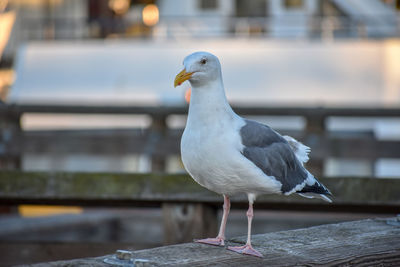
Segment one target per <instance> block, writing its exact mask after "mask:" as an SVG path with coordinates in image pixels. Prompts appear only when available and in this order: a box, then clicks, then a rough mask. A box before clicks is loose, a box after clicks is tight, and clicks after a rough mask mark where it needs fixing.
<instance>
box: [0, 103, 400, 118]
mask: <svg viewBox="0 0 400 267" xmlns="http://www.w3.org/2000/svg"><path fill="white" fill-rule="evenodd" d="M232 106H233V108H234V110H235V111H236V112H237V113H239V114H245V115H282V116H305V117H309V116H310V117H314V116H315V115H316V114H319V115H320V116H321V117H328V116H339V117H341V116H345V117H349V116H351V117H400V109H399V108H380V107H376V108H370V107H340V108H334V107H293V106H292V107H287V106H286V107H285V106H284V107H282V106H269V107H265V106H262V107H259V106H240V105H236V104H235V103H232ZM2 112H12V113H15V112H16V113H25V112H30V113H80V114H150V115H151V114H157V115H170V114H186V113H187V106H181V105H179V106H95V105H91V106H81V105H48V104H35V105H24V104H21V105H2V106H0V113H2Z"/></svg>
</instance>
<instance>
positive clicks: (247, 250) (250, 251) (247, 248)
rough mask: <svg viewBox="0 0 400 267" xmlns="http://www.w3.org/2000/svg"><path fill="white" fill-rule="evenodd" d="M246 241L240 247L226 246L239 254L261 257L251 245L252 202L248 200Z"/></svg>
mask: <svg viewBox="0 0 400 267" xmlns="http://www.w3.org/2000/svg"><path fill="white" fill-rule="evenodd" d="M246 215H247V222H248V225H247V242H246V245H244V246H240V247H228V249H229V250H232V251H235V252H237V253H240V254H246V255H251V256H256V257H260V258H262V257H263V255H262V254H261V253H260V252H258V251H257V250H255V249H254V248H253V247H252V246H251V221H252V220H253V217H254V214H253V202H252V201H251V200H250V201H249V209H248V210H247V213H246Z"/></svg>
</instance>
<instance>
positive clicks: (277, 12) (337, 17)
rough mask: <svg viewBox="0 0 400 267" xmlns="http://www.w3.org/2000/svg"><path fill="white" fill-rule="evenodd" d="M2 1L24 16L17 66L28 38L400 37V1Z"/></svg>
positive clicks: (7, 56)
mask: <svg viewBox="0 0 400 267" xmlns="http://www.w3.org/2000/svg"><path fill="white" fill-rule="evenodd" d="M2 2H3V7H2V11H3V14H2V16H4V13H6V12H7V11H15V12H16V13H17V16H16V20H15V23H14V27H13V28H14V29H13V32H12V34H11V38H10V40H9V44H8V46H7V48H6V50H5V51H4V55H3V61H10V60H12V58H13V56H14V54H15V51H16V49H17V48H18V46H19V45H20V44H22V43H24V42H26V41H29V40H65V39H75V40H76V39H93V38H116V37H124V38H131V37H141V38H143V37H145V38H146V37H150V38H184V37H198V38H200V37H203V38H204V37H238V36H240V37H266V38H307V39H310V38H311V39H316V38H317V39H318V38H325V39H326V38H328V39H332V38H388V37H396V36H397V37H398V36H399V35H400V33H399V11H400V1H399V0H321V1H320V0H252V1H245V0H186V1H179V0H158V1H155V0H68V1H67V0H9V1H2ZM4 3H6V4H4ZM7 3H8V4H7ZM0 8H1V7H0ZM0 11H1V10H0Z"/></svg>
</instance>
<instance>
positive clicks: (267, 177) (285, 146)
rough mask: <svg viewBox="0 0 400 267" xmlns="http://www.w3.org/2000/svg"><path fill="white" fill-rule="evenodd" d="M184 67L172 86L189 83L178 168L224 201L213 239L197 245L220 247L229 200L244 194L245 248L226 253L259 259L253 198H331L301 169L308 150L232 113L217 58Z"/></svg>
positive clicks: (204, 57) (197, 56)
mask: <svg viewBox="0 0 400 267" xmlns="http://www.w3.org/2000/svg"><path fill="white" fill-rule="evenodd" d="M183 65H184V69H183V70H182V71H181V72H180V73H179V74H178V75H176V77H175V82H174V86H175V87H176V86H178V85H181V84H182V83H183V82H185V81H186V80H188V81H189V82H190V84H191V88H192V90H191V97H190V104H189V111H188V118H187V123H186V127H185V130H184V132H183V135H182V139H181V157H182V162H183V165H184V167H185V169H186V170H187V172H188V173H189V174H190V176H191V177H192V178H193V179H194V180H195V181H196V182H197V183H199V184H200V185H202V186H204V187H205V188H207V189H209V190H211V191H214V192H216V193H218V194H221V195H223V197H224V205H223V215H222V220H221V226H220V229H219V233H218V235H217V237H216V238H206V239H200V240H196V242H199V243H203V244H209V245H215V246H225V228H226V222H227V219H228V214H229V210H230V197H231V196H234V195H237V194H243V193H244V194H247V197H248V201H249V208H248V210H247V213H246V215H247V218H248V231H247V242H246V244H245V245H244V246H233V247H232V246H230V247H228V249H229V250H231V251H235V252H237V253H241V254H247V255H252V256H256V257H262V254H261V253H260V252H258V251H257V250H255V249H254V248H253V247H252V245H251V222H252V219H253V216H254V214H253V203H254V201H255V199H256V197H257V196H258V195H261V194H273V193H275V194H283V195H290V194H292V193H297V194H299V195H301V196H303V197H307V198H313V197H318V198H321V199H323V200H326V201H328V202H331V200H330V199H329V198H328V196H327V195H331V193H330V191H329V190H328V189H327V188H326V187H325V186H324V185H322V184H321V183H320V182H318V180H317V179H316V178H315V177H314V176H313V175H312V174H311V173H310V172H309V171H307V170H306V169H305V168H304V166H303V164H304V163H305V162H307V161H308V159H309V158H308V154H309V152H310V148H309V147H307V146H305V145H303V144H302V143H300V142H298V141H297V140H295V139H294V138H292V137H290V136H282V135H280V134H279V133H277V132H276V131H274V130H273V129H271V128H270V127H269V126H267V125H264V124H261V123H258V122H256V121H253V120H248V119H244V118H242V117H240V116H239V115H237V114H236V113H235V112H234V111H233V110H232V108H231V106H230V105H229V103H228V100H227V98H226V95H225V89H224V84H223V81H222V72H221V65H220V62H219V60H218V58H217V57H216V56H214V55H213V54H210V53H208V52H195V53H193V54H190V55H189V56H187V57H186V58H185V59H184V61H183Z"/></svg>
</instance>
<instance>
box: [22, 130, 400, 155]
mask: <svg viewBox="0 0 400 267" xmlns="http://www.w3.org/2000/svg"><path fill="white" fill-rule="evenodd" d="M281 133H282V134H290V135H291V136H293V137H295V138H298V139H299V140H301V141H302V142H303V143H304V144H306V145H308V146H310V147H311V149H312V153H311V161H317V160H321V159H325V158H327V157H341V158H344V157H347V158H359V159H376V158H379V157H385V158H400V142H398V141H378V140H376V139H374V138H373V137H372V136H368V135H366V134H365V133H361V134H359V135H357V134H353V135H351V136H349V135H347V136H338V135H334V136H315V135H312V134H303V133H301V132H299V131H298V132H293V131H292V132H290V133H288V132H287V131H281ZM181 135H182V130H169V131H166V132H165V135H158V136H152V135H151V132H150V131H149V130H139V129H131V130H76V131H75V130H72V131H25V132H23V134H22V142H23V144H24V145H23V146H22V147H21V150H22V151H21V152H22V153H39V154H42V153H89V154H92V153H93V154H125V153H133V154H141V153H147V154H148V153H149V152H151V153H152V155H159V156H166V155H177V154H179V153H180V148H179V144H180V138H181ZM150 137H153V139H154V137H156V140H151V138H150ZM150 144H151V147H152V148H153V149H150V150H149V149H146V148H148V147H149V145H150Z"/></svg>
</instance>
